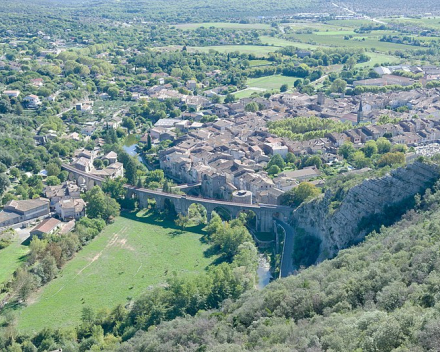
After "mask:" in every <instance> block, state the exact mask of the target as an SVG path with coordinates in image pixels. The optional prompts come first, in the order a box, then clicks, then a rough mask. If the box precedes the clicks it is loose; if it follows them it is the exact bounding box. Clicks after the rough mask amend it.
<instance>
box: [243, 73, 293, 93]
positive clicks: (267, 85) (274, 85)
mask: <svg viewBox="0 0 440 352" xmlns="http://www.w3.org/2000/svg"><path fill="white" fill-rule="evenodd" d="M296 80H297V78H295V77H287V76H282V75H274V76H266V77H259V78H250V79H248V80H247V85H248V86H249V87H256V88H262V89H266V90H272V89H280V87H281V86H282V85H283V84H288V85H289V87H292V86H293V83H294V82H295V81H296Z"/></svg>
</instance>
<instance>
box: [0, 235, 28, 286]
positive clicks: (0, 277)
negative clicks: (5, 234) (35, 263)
mask: <svg viewBox="0 0 440 352" xmlns="http://www.w3.org/2000/svg"><path fill="white" fill-rule="evenodd" d="M28 252H29V247H27V246H22V245H21V244H20V241H19V240H18V238H17V239H15V240H14V241H13V242H12V243H11V244H10V245H9V246H8V247H6V248H4V249H2V250H0V286H1V284H2V283H4V282H5V281H7V280H8V279H9V278H10V277H11V275H12V274H13V273H14V271H15V270H17V268H18V267H19V266H20V264H21V263H22V262H23V261H24V259H25V256H26V254H27V253H28Z"/></svg>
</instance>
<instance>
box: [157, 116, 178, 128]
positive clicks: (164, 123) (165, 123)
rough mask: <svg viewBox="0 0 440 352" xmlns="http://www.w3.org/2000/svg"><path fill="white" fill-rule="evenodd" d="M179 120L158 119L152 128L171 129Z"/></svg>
mask: <svg viewBox="0 0 440 352" xmlns="http://www.w3.org/2000/svg"><path fill="white" fill-rule="evenodd" d="M180 121H181V120H180V119H172V118H169V119H160V120H158V121H157V122H156V123H155V124H154V127H161V128H173V127H174V125H175V124H176V123H178V122H180Z"/></svg>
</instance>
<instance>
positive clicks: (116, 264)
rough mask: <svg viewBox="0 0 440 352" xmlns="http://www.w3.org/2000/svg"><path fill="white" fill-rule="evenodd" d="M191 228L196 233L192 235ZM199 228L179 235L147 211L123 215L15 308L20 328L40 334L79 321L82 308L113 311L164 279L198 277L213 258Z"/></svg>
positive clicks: (181, 232) (168, 224)
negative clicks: (23, 304)
mask: <svg viewBox="0 0 440 352" xmlns="http://www.w3.org/2000/svg"><path fill="white" fill-rule="evenodd" d="M191 230H194V231H195V232H191ZM201 237H202V233H201V230H200V228H194V229H189V230H188V231H181V230H179V229H177V228H176V227H175V226H174V223H172V222H163V221H158V220H157V219H155V218H154V215H151V214H150V213H144V212H140V213H137V214H134V213H124V214H122V215H121V216H120V217H118V218H117V219H116V221H115V222H114V223H113V224H111V225H109V226H107V227H106V228H105V229H104V230H103V232H102V233H101V234H100V235H99V236H98V237H97V238H95V239H94V240H93V241H92V242H91V243H90V244H89V245H87V246H86V247H84V249H83V250H81V251H80V252H79V253H78V254H77V256H76V257H75V258H74V259H72V260H71V261H69V262H68V263H67V264H66V265H65V266H64V267H63V268H62V271H61V272H60V273H59V275H58V277H57V278H56V279H54V280H53V281H51V282H50V283H49V284H48V285H46V286H44V287H43V288H42V289H41V290H39V291H38V292H37V293H36V294H34V296H33V297H31V298H30V300H29V302H28V304H27V306H26V307H19V308H17V310H18V329H19V330H20V331H22V332H33V331H39V330H41V329H42V328H43V327H50V328H59V327H67V326H72V325H75V324H77V323H79V322H80V319H81V311H82V308H83V307H94V309H97V310H99V309H106V308H107V309H112V308H114V307H115V306H116V305H118V304H126V303H127V302H129V301H131V300H132V299H135V298H136V297H139V296H140V295H141V294H142V292H144V291H145V290H147V289H148V288H149V287H153V286H155V285H160V284H163V283H165V281H166V279H167V277H169V276H171V275H173V273H176V274H177V275H179V276H191V275H197V274H199V273H201V272H203V271H204V270H205V269H206V268H207V266H209V265H210V264H211V263H212V261H213V260H214V259H215V258H213V257H210V258H209V257H206V256H205V254H204V252H205V251H206V249H208V245H207V244H204V243H202V241H201Z"/></svg>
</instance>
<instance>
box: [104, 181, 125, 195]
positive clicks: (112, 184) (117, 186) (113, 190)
mask: <svg viewBox="0 0 440 352" xmlns="http://www.w3.org/2000/svg"><path fill="white" fill-rule="evenodd" d="M125 182H126V180H125V178H122V177H117V178H115V179H111V178H108V177H107V178H106V179H105V180H104V182H103V183H102V185H101V188H102V191H103V192H104V193H106V194H108V195H109V196H110V197H112V198H113V199H122V198H123V197H124V195H125V189H124V184H125Z"/></svg>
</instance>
